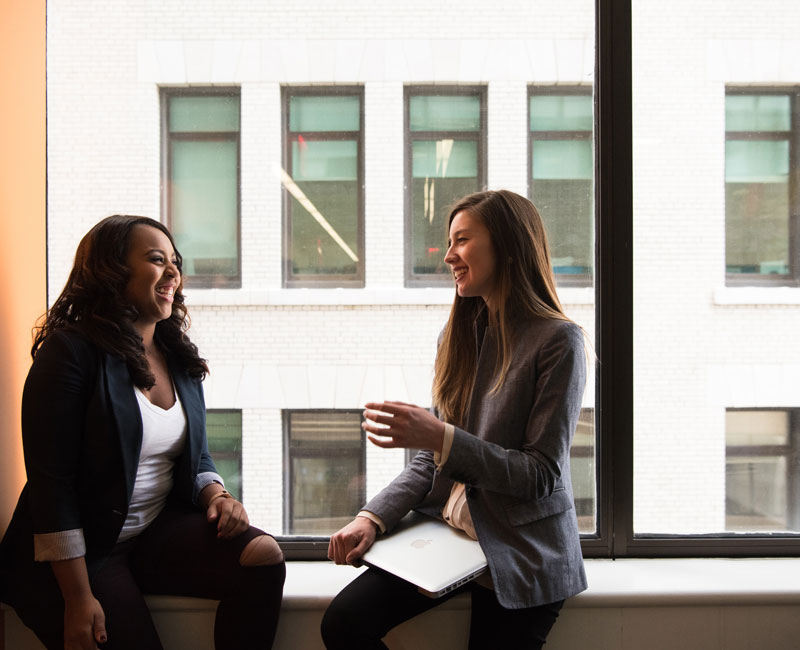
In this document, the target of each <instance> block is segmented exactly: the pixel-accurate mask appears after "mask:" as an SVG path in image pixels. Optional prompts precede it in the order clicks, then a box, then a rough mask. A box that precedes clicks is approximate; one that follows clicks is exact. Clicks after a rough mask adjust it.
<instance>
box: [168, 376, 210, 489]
mask: <svg viewBox="0 0 800 650" xmlns="http://www.w3.org/2000/svg"><path fill="white" fill-rule="evenodd" d="M169 371H170V374H171V375H172V381H173V383H174V384H175V390H176V391H177V393H178V397H179V398H180V400H181V404H182V405H183V412H184V414H185V416H186V447H185V448H184V450H183V454H181V457H180V459H179V461H178V464H177V466H176V476H175V482H176V485H192V484H193V482H194V474H195V471H196V469H195V468H197V467H198V465H199V463H200V453H201V452H202V446H203V439H202V438H203V431H204V430H205V426H204V424H205V420H204V418H205V411H204V410H203V404H202V402H201V401H200V397H199V394H198V391H197V385H196V383H195V382H194V381H193V380H192V379H191V378H190V377H189V376H188V375H187V374H186V373H185V372H182V371H181V370H179V369H178V368H176V367H174V366H173V365H172V364H169Z"/></svg>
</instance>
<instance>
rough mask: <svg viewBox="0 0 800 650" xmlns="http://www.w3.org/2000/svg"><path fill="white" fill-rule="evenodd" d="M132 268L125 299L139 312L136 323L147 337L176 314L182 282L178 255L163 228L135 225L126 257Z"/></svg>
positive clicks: (127, 263)
mask: <svg viewBox="0 0 800 650" xmlns="http://www.w3.org/2000/svg"><path fill="white" fill-rule="evenodd" d="M125 262H126V266H127V267H128V270H129V272H130V277H129V278H128V284H127V285H126V287H125V299H126V300H127V301H128V302H129V303H130V304H131V305H133V306H134V307H135V308H136V311H137V312H138V313H139V315H138V317H137V319H136V321H135V322H134V323H133V325H134V327H136V329H137V330H138V331H139V333H140V334H142V337H143V338H146V337H147V336H152V333H153V331H154V329H155V325H156V323H158V322H159V321H162V320H165V319H167V318H169V317H170V316H171V315H172V302H173V299H174V295H175V292H176V291H177V290H178V287H179V286H180V283H181V274H180V271H179V270H178V267H177V256H176V255H175V250H174V248H173V247H172V243H171V242H170V240H169V237H167V236H166V235H165V234H164V233H163V232H161V231H160V230H159V229H158V228H153V227H152V226H145V225H141V224H140V225H137V226H134V228H133V230H132V231H131V234H130V239H129V241H128V255H127V258H126V260H125Z"/></svg>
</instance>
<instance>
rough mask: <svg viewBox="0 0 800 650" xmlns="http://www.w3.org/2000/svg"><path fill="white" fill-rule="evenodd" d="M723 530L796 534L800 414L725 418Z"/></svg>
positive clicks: (738, 413) (799, 524) (733, 413)
mask: <svg viewBox="0 0 800 650" xmlns="http://www.w3.org/2000/svg"><path fill="white" fill-rule="evenodd" d="M725 424H726V426H725V433H726V440H725V528H726V530H731V531H745V532H750V531H789V530H790V531H795V532H798V531H800V410H799V409H790V410H785V409H768V410H763V409H762V410H746V409H729V410H728V411H727V412H726V414H725Z"/></svg>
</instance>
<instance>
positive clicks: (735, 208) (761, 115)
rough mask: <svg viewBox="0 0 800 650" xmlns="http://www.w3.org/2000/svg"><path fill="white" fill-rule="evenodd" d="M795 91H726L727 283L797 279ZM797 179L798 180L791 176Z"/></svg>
mask: <svg viewBox="0 0 800 650" xmlns="http://www.w3.org/2000/svg"><path fill="white" fill-rule="evenodd" d="M798 112H800V91H798V90H797V89H794V90H792V91H788V90H785V91H769V92H761V91H758V92H754V91H753V89H736V88H729V89H728V90H727V95H726V97H725V131H726V134H725V264H726V269H727V276H728V283H729V284H797V281H798V272H799V270H798V262H797V256H798V251H797V247H796V245H795V244H794V243H793V242H796V241H797V237H798V228H800V224H798V220H800V192H798V189H797V187H793V185H792V180H791V176H792V174H793V173H794V175H795V176H796V175H797V173H798V172H800V164H798V157H800V146H798V140H799V139H800V118H798ZM794 184H795V185H796V182H795V183H794Z"/></svg>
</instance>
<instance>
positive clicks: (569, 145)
mask: <svg viewBox="0 0 800 650" xmlns="http://www.w3.org/2000/svg"><path fill="white" fill-rule="evenodd" d="M592 175H593V162H592V143H591V141H590V140H537V141H536V143H535V144H534V145H533V178H534V179H537V180H538V179H542V180H550V179H565V178H569V179H574V178H585V179H589V180H591V178H592Z"/></svg>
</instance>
